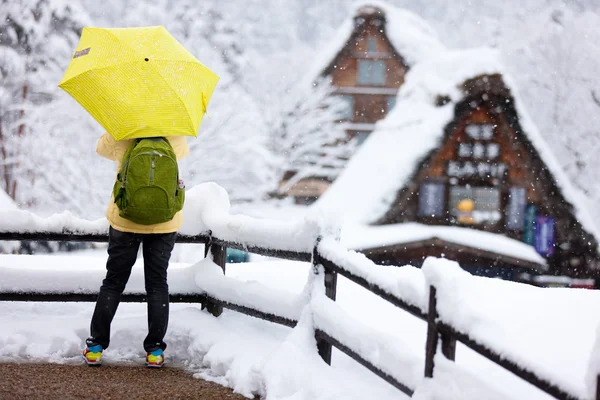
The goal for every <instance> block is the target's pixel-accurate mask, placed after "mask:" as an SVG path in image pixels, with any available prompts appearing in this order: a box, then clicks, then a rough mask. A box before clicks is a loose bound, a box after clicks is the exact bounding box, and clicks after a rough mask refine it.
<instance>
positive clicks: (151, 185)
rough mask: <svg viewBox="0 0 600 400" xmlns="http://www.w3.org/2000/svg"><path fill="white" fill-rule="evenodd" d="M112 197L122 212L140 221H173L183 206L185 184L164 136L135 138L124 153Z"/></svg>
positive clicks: (130, 218) (145, 222) (134, 220)
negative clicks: (180, 177) (180, 178)
mask: <svg viewBox="0 0 600 400" xmlns="http://www.w3.org/2000/svg"><path fill="white" fill-rule="evenodd" d="M113 196H114V198H115V203H116V204H117V207H118V208H119V215H120V216H121V217H123V218H125V219H128V220H130V221H133V222H135V223H137V224H142V225H152V224H159V223H161V222H167V221H170V220H172V219H173V217H174V216H175V214H176V213H177V212H178V211H180V210H181V209H182V208H183V202H184V200H185V187H184V185H183V181H181V180H179V168H178V166H177V157H176V156H175V152H174V151H173V147H172V146H171V143H169V141H168V140H167V139H166V138H164V137H158V138H142V139H136V140H135V141H134V142H133V144H132V145H131V147H130V148H129V149H127V152H125V155H124V156H123V161H122V163H121V170H120V171H119V173H118V175H117V181H116V182H115V186H114V187H113Z"/></svg>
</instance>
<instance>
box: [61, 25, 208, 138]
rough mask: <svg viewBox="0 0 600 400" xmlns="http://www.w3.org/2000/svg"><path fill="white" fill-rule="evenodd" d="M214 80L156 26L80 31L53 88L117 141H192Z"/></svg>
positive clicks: (200, 64)
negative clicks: (163, 138) (179, 138)
mask: <svg viewBox="0 0 600 400" xmlns="http://www.w3.org/2000/svg"><path fill="white" fill-rule="evenodd" d="M218 80H219V77H218V76H217V75H216V74H215V73H214V72H212V71H211V70H210V69H208V68H207V67H206V66H204V65H203V64H202V63H201V62H200V61H198V60H197V59H196V58H195V57H194V56H193V55H192V54H191V53H189V52H188V51H187V50H186V49H185V48H184V47H183V46H182V45H181V44H180V43H179V42H177V40H176V39H175V38H174V37H173V36H171V35H170V34H169V32H167V30H166V29H165V28H164V27H162V26H154V27H143V28H114V29H104V28H84V29H83V33H82V35H81V39H80V42H79V44H78V46H77V49H76V51H75V54H74V55H73V59H72V60H71V63H70V64H69V67H68V68H67V71H66V72H65V75H64V76H63V79H62V81H61V82H60V84H59V85H58V86H59V87H61V88H62V89H64V90H65V91H66V92H67V93H69V94H70V95H71V96H73V98H74V99H75V100H77V102H79V104H81V105H82V106H83V107H84V108H85V109H86V110H87V111H88V112H89V113H90V114H91V115H92V116H93V117H94V118H95V119H96V120H97V121H98V122H99V123H100V124H101V125H102V126H103V127H104V128H105V129H106V130H107V131H108V132H110V134H112V135H113V137H114V138H115V139H116V140H121V139H132V138H138V137H153V136H196V135H197V134H198V129H199V128H200V122H201V121H202V117H203V115H204V113H205V112H206V107H207V106H208V102H209V101H210V98H211V96H212V94H213V91H214V89H215V86H216V85H217V82H218Z"/></svg>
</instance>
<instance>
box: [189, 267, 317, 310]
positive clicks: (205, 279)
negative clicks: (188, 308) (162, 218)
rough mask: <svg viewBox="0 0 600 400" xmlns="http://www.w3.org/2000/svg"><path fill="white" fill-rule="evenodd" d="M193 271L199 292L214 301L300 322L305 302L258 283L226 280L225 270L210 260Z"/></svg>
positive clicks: (227, 278) (232, 279)
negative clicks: (214, 299)
mask: <svg viewBox="0 0 600 400" xmlns="http://www.w3.org/2000/svg"><path fill="white" fill-rule="evenodd" d="M193 269H194V270H195V271H196V273H195V276H194V279H195V282H196V284H197V285H198V288H199V289H200V290H202V292H204V293H207V294H208V295H210V296H211V297H214V298H216V299H218V300H221V301H224V302H227V303H231V304H239V305H244V306H246V307H250V308H252V309H255V310H258V311H262V312H264V313H267V314H272V315H277V316H280V317H284V318H287V319H289V320H292V321H297V320H298V319H299V318H300V311H301V310H302V307H303V305H304V303H305V302H306V301H302V300H303V299H302V298H301V297H299V296H295V295H292V294H290V293H289V292H286V291H282V290H278V289H274V288H268V287H266V286H265V285H263V284H261V283H259V282H242V281H239V280H237V279H234V278H230V277H226V276H225V275H224V274H223V269H222V268H221V267H219V266H218V265H217V264H215V263H214V262H212V260H210V259H204V260H202V261H199V262H198V263H196V264H195V265H194V266H193Z"/></svg>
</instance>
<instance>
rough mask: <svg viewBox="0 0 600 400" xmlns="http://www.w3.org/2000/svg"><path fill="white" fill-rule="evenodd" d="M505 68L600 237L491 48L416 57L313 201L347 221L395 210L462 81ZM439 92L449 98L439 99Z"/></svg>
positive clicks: (522, 113) (530, 128) (525, 125)
mask: <svg viewBox="0 0 600 400" xmlns="http://www.w3.org/2000/svg"><path fill="white" fill-rule="evenodd" d="M496 73H499V74H501V75H502V79H503V81H504V83H505V84H506V85H507V87H508V88H510V90H511V94H512V96H513V97H514V100H515V104H514V106H515V108H516V111H517V113H518V116H519V123H520V124H521V127H522V130H523V134H524V135H525V136H526V137H527V138H528V139H529V141H530V142H531V143H532V145H533V147H534V148H535V150H536V151H537V152H538V154H539V156H540V158H541V159H542V161H543V162H544V163H545V165H546V166H547V168H548V169H549V171H550V173H551V174H552V176H553V177H554V179H555V182H556V184H557V186H558V188H559V189H560V191H561V193H562V195H563V196H564V198H565V199H566V200H567V201H568V202H569V203H570V204H571V205H572V206H573V208H574V214H575V216H576V218H577V220H578V221H579V223H581V225H582V226H583V228H584V229H585V230H586V231H587V232H588V233H590V234H592V235H594V236H595V237H596V238H597V239H600V236H599V235H598V233H597V232H598V231H597V228H596V227H595V226H594V224H593V222H592V218H591V216H590V215H589V213H588V211H587V209H586V207H585V198H584V196H583V194H582V193H581V192H580V191H579V190H577V189H576V188H575V187H574V186H573V185H572V184H571V181H570V180H569V178H568V177H567V175H566V174H565V172H564V171H563V169H562V168H561V166H560V164H559V163H558V161H557V160H556V158H555V157H554V155H553V154H552V151H551V150H550V147H549V146H548V144H547V143H546V142H545V141H544V139H543V137H542V136H541V134H540V132H539V131H538V129H537V127H536V126H535V124H534V123H533V121H532V119H531V117H530V116H529V114H528V113H527V111H526V110H525V109H524V107H523V102H522V101H521V99H520V98H519V95H518V93H517V90H516V85H515V84H514V80H513V79H512V78H511V77H510V76H509V74H507V73H506V72H505V70H504V68H503V66H502V63H501V62H500V56H499V53H498V52H497V51H496V50H493V49H490V48H485V47H483V48H474V49H468V50H444V51H439V52H438V53H437V54H436V55H435V56H433V57H431V58H429V59H426V60H422V61H421V62H419V63H418V64H416V65H414V66H413V67H412V68H411V70H410V71H409V72H408V73H407V75H406V81H405V83H404V85H403V86H402V87H401V88H400V90H399V92H398V98H397V101H396V106H395V107H394V109H393V110H392V111H391V112H390V114H389V115H388V116H387V117H386V118H385V119H383V120H381V121H379V122H378V123H377V124H376V126H375V130H374V131H373V132H372V133H371V135H370V136H369V138H368V139H367V140H366V141H365V143H364V144H363V145H362V146H361V147H360V148H359V150H358V151H357V153H356V154H355V155H354V156H353V157H352V159H351V160H350V161H349V163H348V165H347V167H346V169H345V170H344V171H342V173H341V174H340V176H339V177H338V178H337V179H336V181H335V182H334V183H333V184H332V186H331V187H330V188H329V189H328V190H327V191H326V192H325V193H324V194H323V196H321V198H320V199H319V200H318V201H317V202H316V203H315V204H314V206H313V207H318V208H322V209H324V210H329V211H331V212H335V213H337V214H338V218H341V219H343V220H345V221H347V222H355V223H362V224H369V223H373V222H374V221H375V220H377V219H378V218H380V217H382V216H383V215H384V213H385V212H386V211H388V210H389V208H390V206H391V204H392V203H393V201H394V200H395V198H396V195H397V192H398V190H399V189H401V188H402V187H404V186H405V185H406V184H407V183H408V179H409V178H410V176H411V175H412V173H413V172H414V171H415V169H416V168H417V163H418V162H419V161H420V160H422V159H423V158H424V157H425V156H426V155H427V154H428V153H429V152H430V151H432V150H434V149H435V148H437V147H438V146H439V145H440V144H441V140H442V137H443V135H444V128H445V127H446V125H447V124H448V123H449V122H451V121H452V119H453V118H454V108H455V105H456V103H457V102H459V101H461V100H462V99H463V97H464V93H463V92H462V90H461V89H460V85H461V84H462V83H464V82H465V81H466V80H468V79H470V78H474V77H476V76H480V75H489V74H496ZM438 95H443V96H448V98H449V99H450V102H449V103H447V104H446V105H444V106H441V107H438V106H436V104H435V103H436V98H437V96H438Z"/></svg>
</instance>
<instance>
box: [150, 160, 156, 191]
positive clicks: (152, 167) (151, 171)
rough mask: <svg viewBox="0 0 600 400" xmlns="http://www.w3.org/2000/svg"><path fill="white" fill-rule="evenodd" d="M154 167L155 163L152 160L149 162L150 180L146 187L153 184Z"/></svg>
mask: <svg viewBox="0 0 600 400" xmlns="http://www.w3.org/2000/svg"><path fill="white" fill-rule="evenodd" d="M155 167H156V161H155V159H154V158H153V159H152V161H151V162H150V178H149V179H148V185H152V184H153V183H154V169H155Z"/></svg>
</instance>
